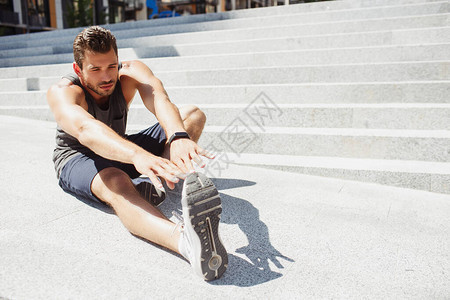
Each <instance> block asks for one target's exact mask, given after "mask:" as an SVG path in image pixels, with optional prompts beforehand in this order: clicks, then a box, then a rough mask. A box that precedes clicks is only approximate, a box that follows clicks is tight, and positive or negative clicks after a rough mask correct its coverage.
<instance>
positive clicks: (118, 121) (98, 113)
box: [53, 74, 128, 179]
mask: <svg viewBox="0 0 450 300" xmlns="http://www.w3.org/2000/svg"><path fill="white" fill-rule="evenodd" d="M63 78H67V79H69V80H70V81H71V82H72V83H73V84H76V85H78V86H79V87H81V88H82V89H83V91H84V95H85V98H86V102H87V105H88V113H89V114H91V115H92V116H93V117H94V118H95V119H97V120H99V121H101V122H103V123H105V124H106V125H108V126H109V127H111V128H112V129H113V130H114V131H115V132H117V133H118V134H119V135H120V136H124V135H125V131H126V124H127V116H128V106H127V103H126V101H125V97H124V96H123V93H122V86H121V84H120V81H117V84H116V87H115V88H114V91H113V93H112V94H111V95H110V96H109V100H108V101H109V106H108V109H106V110H104V109H101V108H100V107H99V106H98V105H97V104H96V102H95V100H94V98H92V96H91V94H89V92H88V91H87V90H86V89H85V88H84V87H83V86H82V85H81V82H80V79H79V78H78V76H77V75H76V74H68V75H66V76H64V77H63ZM89 152H92V151H91V150H90V149H89V148H87V147H86V146H83V145H82V144H81V143H80V142H79V141H78V140H77V139H76V138H75V137H73V136H71V135H70V134H68V133H66V132H65V131H63V130H62V129H61V128H60V127H59V126H57V127H56V148H55V150H54V151H53V162H54V164H55V171H56V176H57V178H58V179H59V177H60V175H61V171H62V169H63V167H64V166H65V164H66V163H67V162H68V161H69V160H70V159H72V158H73V157H75V156H76V155H79V154H86V153H89Z"/></svg>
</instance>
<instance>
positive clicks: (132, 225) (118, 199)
mask: <svg viewBox="0 0 450 300" xmlns="http://www.w3.org/2000/svg"><path fill="white" fill-rule="evenodd" d="M180 114H181V117H182V119H183V123H184V126H185V128H186V130H187V132H188V134H189V135H190V136H191V138H192V140H194V141H198V139H199V138H200V135H201V132H202V130H203V127H204V124H205V120H206V117H205V115H204V113H203V112H202V111H201V110H199V109H198V108H197V107H195V106H188V107H186V108H181V109H180ZM91 190H92V192H93V193H94V195H96V196H97V197H98V198H99V199H101V200H102V201H104V202H106V203H108V204H109V205H111V206H112V208H113V209H114V211H115V212H116V214H117V216H118V217H119V219H120V220H121V221H122V223H123V224H124V225H125V227H126V228H127V229H128V230H129V231H130V232H131V233H133V234H135V235H137V236H140V237H142V238H145V239H146V240H149V241H151V242H154V243H156V244H158V245H161V246H163V247H166V248H168V249H170V250H172V251H175V252H177V253H179V250H178V241H179V237H180V232H179V230H176V224H174V223H173V222H172V221H170V220H169V219H168V218H167V217H166V216H164V215H163V214H162V213H161V211H160V210H159V209H158V208H156V207H154V206H152V205H151V204H149V203H148V202H147V201H146V200H145V199H144V198H142V197H141V195H140V194H139V192H138V191H137V190H136V188H135V186H134V184H133V183H132V181H131V179H130V178H129V177H128V175H127V174H126V173H124V172H123V171H121V170H119V169H116V168H107V169H104V170H102V171H101V172H99V173H98V174H97V175H96V176H95V177H94V180H93V181H92V185H91Z"/></svg>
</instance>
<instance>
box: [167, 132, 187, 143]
mask: <svg viewBox="0 0 450 300" xmlns="http://www.w3.org/2000/svg"><path fill="white" fill-rule="evenodd" d="M190 138H191V137H190V136H189V134H188V133H187V132H175V133H174V134H172V136H171V137H170V139H169V141H168V142H167V144H168V145H170V144H171V143H172V142H173V141H175V140H178V139H190Z"/></svg>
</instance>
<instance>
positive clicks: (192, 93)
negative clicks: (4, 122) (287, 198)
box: [0, 81, 450, 106]
mask: <svg viewBox="0 0 450 300" xmlns="http://www.w3.org/2000/svg"><path fill="white" fill-rule="evenodd" d="M166 90H167V92H168V93H169V96H170V99H171V100H172V102H174V103H176V104H179V105H183V104H190V103H197V104H219V103H230V104H242V103H250V102H251V101H253V100H254V99H256V98H257V96H258V95H259V94H260V93H261V92H264V93H266V94H267V95H268V96H269V97H270V98H271V99H274V101H275V102H276V103H284V104H293V103H295V104H302V103H304V104H306V103H309V104H317V103H333V104H338V103H363V104H364V103H380V104H381V103H431V104H433V103H450V98H449V97H448V95H449V94H450V81H441V82H433V81H417V82H414V81H411V82H395V83H394V82H351V83H301V84H265V85H225V86H172V87H171V86H166ZM140 101H141V100H140V97H139V96H136V99H135V102H136V103H141V102H140ZM4 105H6V106H14V105H15V106H32V105H46V91H26V92H0V106H4Z"/></svg>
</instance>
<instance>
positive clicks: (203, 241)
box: [182, 173, 228, 281]
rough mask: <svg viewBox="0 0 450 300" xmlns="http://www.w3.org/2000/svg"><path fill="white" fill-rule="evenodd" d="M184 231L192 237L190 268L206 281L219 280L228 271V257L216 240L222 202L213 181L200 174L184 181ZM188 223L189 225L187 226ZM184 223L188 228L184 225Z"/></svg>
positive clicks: (220, 243) (189, 176) (220, 242)
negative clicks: (194, 238)
mask: <svg viewBox="0 0 450 300" xmlns="http://www.w3.org/2000/svg"><path fill="white" fill-rule="evenodd" d="M182 205H183V214H187V215H188V216H189V219H188V220H187V218H184V219H185V229H186V230H189V233H190V235H191V236H193V237H195V236H196V237H197V238H198V239H196V241H194V244H193V248H194V249H193V250H194V253H195V254H194V255H195V259H196V260H197V261H191V265H192V267H193V268H194V270H195V272H196V273H197V274H198V275H199V276H201V277H203V278H204V279H205V280H207V281H209V280H214V279H217V278H219V277H221V276H222V274H223V273H224V272H225V270H226V269H227V267H228V254H227V251H226V250H225V247H224V246H223V244H222V241H221V240H220V237H219V232H218V229H219V222H220V214H221V213H222V202H221V200H220V197H219V192H218V191H217V189H216V187H215V186H214V184H213V183H212V181H211V180H210V179H209V178H208V177H206V176H205V175H203V174H201V173H193V174H189V175H188V176H187V178H186V179H185V183H184V189H183V197H182ZM186 221H188V222H186ZM186 223H187V224H186Z"/></svg>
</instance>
